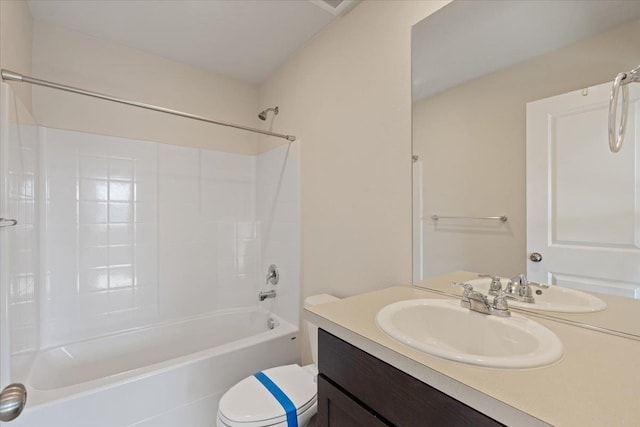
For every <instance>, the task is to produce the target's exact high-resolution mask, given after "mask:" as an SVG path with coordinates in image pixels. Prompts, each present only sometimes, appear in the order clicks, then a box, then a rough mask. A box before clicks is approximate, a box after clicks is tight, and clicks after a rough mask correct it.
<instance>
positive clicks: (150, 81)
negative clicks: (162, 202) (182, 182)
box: [3, 2, 259, 154]
mask: <svg viewBox="0 0 640 427" xmlns="http://www.w3.org/2000/svg"><path fill="white" fill-rule="evenodd" d="M3 3H4V2H3ZM33 75H34V76H35V77H38V78H41V79H45V80H52V81H55V82H58V83H63V84H68V85H72V86H78V87H81V88H86V89H89V90H92V91H96V92H102V93H107V94H110V95H114V96H118V97H123V98H128V99H133V100H136V101H141V102H146V103H150V104H155V105H160V106H163V107H168V108H173V109H177V110H182V111H186V112H189V113H193V114H198V115H203V116H207V117H211V118H214V119H218V120H222V121H227V122H232V123H239V124H244V125H247V126H257V125H258V123H257V122H258V118H257V114H258V112H259V110H258V103H257V100H258V94H257V87H255V86H254V85H250V84H247V83H242V82H239V81H236V80H232V79H228V78H224V77H221V76H217V75H215V74H212V73H209V72H207V71H204V70H202V69H199V68H195V67H192V66H189V65H186V64H182V63H178V62H175V61H171V60H168V59H165V58H162V57H160V56H157V55H154V54H149V53H145V52H142V51H140V50H136V49H132V48H129V47H126V46H122V45H117V44H114V43H109V42H105V41H102V40H99V39H97V38H95V37H91V36H87V35H84V34H81V33H78V32H74V31H70V30H67V29H64V28H61V27H58V26H54V25H49V24H44V23H40V22H35V23H34V28H33ZM33 105H34V108H33V112H34V116H35V118H36V120H37V121H38V123H39V124H41V125H43V126H49V127H54V128H60V129H70V130H77V131H84V132H91V133H97V134H103V135H113V136H121V137H128V138H134V139H142V140H150V141H156V142H164V143H171V144H180V145H187V146H191V147H199V148H209V149H217V150H223V151H229V152H237V153H244V154H253V153H256V144H257V138H256V135H255V134H252V133H249V132H246V131H240V130H236V129H231V128H226V127H221V126H217V125H212V124H208V123H203V122H198V121H194V120H189V119H184V118H180V117H174V116H170V115H167V114H163V113H158V112H154V111H147V110H142V109H140V108H135V107H129V106H125V105H120V104H114V103H111V102H107V101H102V100H97V99H93V98H88V97H83V96H79V95H74V94H69V93H65V92H60V91H55V90H51V89H46V88H41V87H34V88H33Z"/></svg>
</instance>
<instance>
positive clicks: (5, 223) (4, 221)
mask: <svg viewBox="0 0 640 427" xmlns="http://www.w3.org/2000/svg"><path fill="white" fill-rule="evenodd" d="M14 225H18V220H17V219H9V218H0V227H13V226H14Z"/></svg>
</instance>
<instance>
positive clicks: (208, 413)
mask: <svg viewBox="0 0 640 427" xmlns="http://www.w3.org/2000/svg"><path fill="white" fill-rule="evenodd" d="M270 319H271V320H270ZM271 325H273V326H274V327H273V329H270V326H271ZM297 333H298V329H297V326H293V325H291V324H289V323H287V322H286V321H283V320H282V319H280V318H278V317H277V316H275V315H273V314H270V313H268V312H267V311H264V310H259V309H243V310H235V311H228V312H224V313H217V314H214V315H208V316H201V317H197V318H192V319H188V320H183V321H179V322H173V323H166V324H162V325H158V326H153V327H149V328H143V329H136V330H132V331H128V332H125V333H120V334H116V335H110V336H106V337H101V338H98V339H92V340H88V341H82V342H77V343H73V344H68V345H64V346H61V347H55V348H50V349H45V350H42V351H40V352H39V353H38V354H37V355H36V356H35V359H34V360H33V364H32V368H31V370H30V372H29V374H28V376H27V379H26V384H25V385H26V386H27V393H28V399H27V408H26V409H25V411H24V412H23V414H22V415H21V416H20V417H19V418H17V419H16V420H15V421H14V422H12V423H11V425H12V426H15V427H21V426H29V427H37V426H43V427H44V426H46V427H56V426H65V427H74V426H79V427H93V426H95V427H101V426H105V427H116V426H132V425H135V426H137V427H142V426H145V427H147V426H149V427H150V426H154V427H161V426H172V427H174V426H175V427H183V426H184V427H187V426H214V425H215V419H216V412H217V407H218V400H219V399H220V397H221V395H222V394H223V393H224V392H225V391H226V390H227V389H228V388H229V387H230V386H232V385H233V384H235V383H236V382H237V381H239V380H240V379H242V378H244V377H246V376H247V375H250V374H252V373H254V372H256V371H259V370H262V369H266V368H268V367H272V366H277V365H281V364H287V363H297V362H298V358H299V356H298V355H299V351H298V345H297V342H296V341H295V339H296V337H297Z"/></svg>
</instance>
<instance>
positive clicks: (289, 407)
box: [253, 372, 298, 427]
mask: <svg viewBox="0 0 640 427" xmlns="http://www.w3.org/2000/svg"><path fill="white" fill-rule="evenodd" d="M253 376H254V377H256V379H257V380H258V381H260V383H262V385H263V386H264V387H265V388H266V389H267V390H269V393H271V394H272V395H273V397H275V398H276V400H277V401H278V403H279V404H280V405H282V407H283V408H284V411H285V412H286V413H287V427H298V415H297V414H296V405H294V404H293V402H292V401H291V399H289V397H288V396H287V395H286V394H285V393H284V391H282V390H281V389H280V387H278V386H277V385H276V383H274V382H273V381H271V378H269V377H268V376H266V375H265V374H264V372H256V373H255V374H253Z"/></svg>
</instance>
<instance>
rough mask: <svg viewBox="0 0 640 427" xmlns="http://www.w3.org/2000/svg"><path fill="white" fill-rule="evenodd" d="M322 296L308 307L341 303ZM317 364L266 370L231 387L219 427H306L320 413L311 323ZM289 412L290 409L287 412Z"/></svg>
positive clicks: (315, 297) (308, 302)
mask: <svg viewBox="0 0 640 427" xmlns="http://www.w3.org/2000/svg"><path fill="white" fill-rule="evenodd" d="M337 300H338V298H336V297H334V296H332V295H328V294H320V295H313V296H310V297H308V298H306V299H305V300H304V306H305V307H311V306H314V305H318V304H324V303H328V302H332V301H337ZM307 329H308V331H309V340H310V342H311V354H312V357H313V364H311V365H306V366H300V365H285V366H277V367H275V368H271V369H265V370H264V371H261V372H258V373H256V374H254V375H251V376H249V377H247V378H245V379H243V380H242V381H240V382H239V383H238V384H236V385H234V386H233V387H231V388H230V389H229V390H227V392H226V393H225V394H224V395H223V396H222V398H221V399H220V403H219V404H218V416H217V426H218V427H267V426H268V427H291V426H298V427H305V426H306V425H307V424H308V423H309V420H310V419H311V417H313V416H314V415H315V414H316V412H317V410H318V404H317V398H318V385H317V383H316V376H317V375H318V368H317V363H318V327H317V326H315V325H313V324H311V323H309V322H307ZM285 408H287V409H286V410H285Z"/></svg>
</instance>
